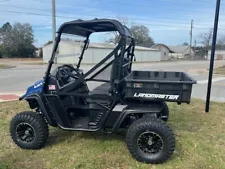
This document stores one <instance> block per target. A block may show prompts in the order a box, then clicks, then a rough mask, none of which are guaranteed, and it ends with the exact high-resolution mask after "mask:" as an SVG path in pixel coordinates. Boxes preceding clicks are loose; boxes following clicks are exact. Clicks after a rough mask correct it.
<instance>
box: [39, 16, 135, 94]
mask: <svg viewBox="0 0 225 169" xmlns="http://www.w3.org/2000/svg"><path fill="white" fill-rule="evenodd" d="M114 31H116V32H118V33H119V35H120V40H119V42H118V44H117V46H116V47H115V48H114V50H113V51H112V52H111V53H110V54H108V55H107V56H106V57H105V58H104V59H102V60H101V61H100V62H99V63H97V64H96V65H95V66H94V67H93V68H91V69H90V70H89V71H88V72H86V73H85V75H84V77H83V78H82V79H78V80H77V81H76V82H75V83H76V84H79V83H80V82H81V81H82V80H83V79H84V78H86V77H88V76H89V75H91V74H92V73H93V72H94V71H96V70H97V69H98V68H99V67H100V66H102V65H103V64H104V63H105V62H106V61H107V60H109V59H110V58H112V57H113V56H114V58H113V60H112V61H110V62H109V63H107V64H106V65H105V66H104V67H103V68H101V69H100V70H98V71H97V72H96V73H94V74H93V75H92V76H91V77H90V78H88V79H86V80H87V81H88V80H92V81H101V82H104V80H97V79H94V78H95V77H96V76H97V75H98V74H99V73H100V72H102V71H103V70H105V69H106V68H107V67H109V66H110V65H112V64H113V66H112V71H111V77H110V83H111V85H112V90H114V91H115V92H116V91H118V90H119V83H120V82H121V80H122V78H123V77H122V73H121V71H122V69H123V68H124V67H126V68H128V72H130V71H131V68H132V61H133V58H134V48H135V42H134V38H133V37H132V34H131V32H130V30H129V29H128V28H127V27H126V26H124V25H122V24H121V23H120V22H119V21H117V20H113V19H94V20H86V21H84V20H75V21H70V22H66V23H64V24H62V25H61V26H60V27H59V29H58V31H57V36H56V39H55V43H54V46H53V52H52V55H51V58H50V60H49V63H48V67H47V71H46V73H45V77H44V85H43V92H44V93H45V92H46V88H47V84H48V79H49V75H50V71H51V67H52V64H53V63H54V58H55V56H56V52H57V48H58V45H59V43H60V40H61V35H62V34H70V35H78V36H82V37H85V38H86V39H85V41H84V45H83V49H82V52H81V55H80V57H79V61H78V64H77V69H79V67H80V65H81V62H82V59H83V55H84V52H85V50H86V49H87V47H88V45H89V37H90V35H91V34H92V33H96V32H114ZM125 53H126V55H125ZM125 59H126V62H125ZM76 84H73V86H74V85H76ZM68 90H69V86H68Z"/></svg>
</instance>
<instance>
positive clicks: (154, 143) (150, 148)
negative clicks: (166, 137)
mask: <svg viewBox="0 0 225 169" xmlns="http://www.w3.org/2000/svg"><path fill="white" fill-rule="evenodd" d="M137 145H138V148H139V149H140V150H141V151H142V152H143V153H145V154H149V155H153V154H157V153H159V152H160V151H161V150H162V148H163V140H162V138H161V137H160V136H159V135H158V134H157V133H155V132H151V131H148V132H144V133H142V134H141V135H140V136H139V137H138V139H137Z"/></svg>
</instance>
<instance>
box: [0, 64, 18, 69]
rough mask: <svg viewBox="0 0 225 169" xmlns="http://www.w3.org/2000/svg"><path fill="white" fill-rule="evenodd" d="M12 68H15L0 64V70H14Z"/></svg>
mask: <svg viewBox="0 0 225 169" xmlns="http://www.w3.org/2000/svg"><path fill="white" fill-rule="evenodd" d="M14 67H15V66H11V65H5V64H0V69H10V68H14Z"/></svg>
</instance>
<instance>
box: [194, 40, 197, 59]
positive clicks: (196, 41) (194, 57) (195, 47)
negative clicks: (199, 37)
mask: <svg viewBox="0 0 225 169" xmlns="http://www.w3.org/2000/svg"><path fill="white" fill-rule="evenodd" d="M196 45H197V41H196V39H195V56H194V60H195V59H196Z"/></svg>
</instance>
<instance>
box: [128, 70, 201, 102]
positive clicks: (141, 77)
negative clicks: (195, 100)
mask: <svg viewBox="0 0 225 169" xmlns="http://www.w3.org/2000/svg"><path fill="white" fill-rule="evenodd" d="M124 80H125V86H124V94H125V98H126V99H135V100H137V99H138V100H146V99H147V100H162V101H171V102H178V103H190V99H191V92H192V85H193V84H195V83H197V82H196V80H194V79H193V78H192V77H190V76H189V75H188V74H187V73H185V72H168V71H166V72H164V71H132V72H131V73H130V74H129V75H128V76H126V77H125V79H124Z"/></svg>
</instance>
